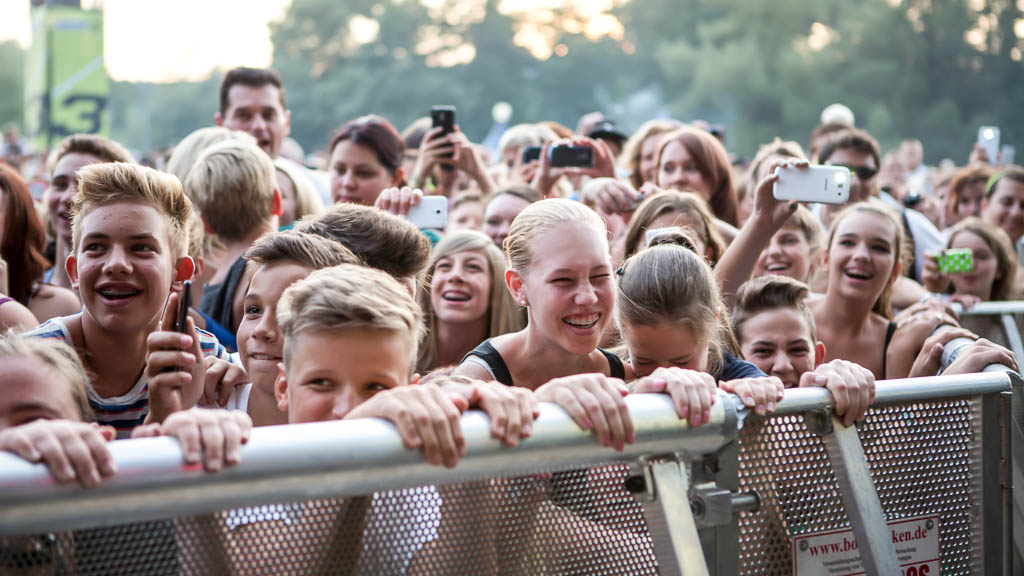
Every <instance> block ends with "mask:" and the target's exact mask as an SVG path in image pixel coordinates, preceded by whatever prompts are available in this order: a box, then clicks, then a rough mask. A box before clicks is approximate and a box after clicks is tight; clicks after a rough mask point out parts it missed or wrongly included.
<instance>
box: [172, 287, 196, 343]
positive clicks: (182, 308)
mask: <svg viewBox="0 0 1024 576" xmlns="http://www.w3.org/2000/svg"><path fill="white" fill-rule="evenodd" d="M191 301H192V281H191V280H185V281H184V282H183V283H182V284H181V295H180V297H179V298H178V317H177V318H176V319H175V320H174V331H175V332H181V333H182V334H184V333H185V326H187V325H188V307H189V302H191Z"/></svg>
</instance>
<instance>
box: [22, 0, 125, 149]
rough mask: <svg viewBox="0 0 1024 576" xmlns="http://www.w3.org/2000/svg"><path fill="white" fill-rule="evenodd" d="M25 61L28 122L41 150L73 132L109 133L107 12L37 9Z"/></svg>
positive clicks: (65, 8)
mask: <svg viewBox="0 0 1024 576" xmlns="http://www.w3.org/2000/svg"><path fill="white" fill-rule="evenodd" d="M32 20H33V22H32V47H31V49H30V50H29V54H28V58H27V60H26V64H27V65H26V66H25V74H26V78H25V97H26V102H25V104H26V106H25V126H26V132H27V135H28V137H29V138H30V139H31V141H32V145H33V146H34V147H36V148H37V149H41V148H45V147H48V146H53V145H55V144H56V143H57V142H59V141H60V140H61V139H62V138H64V137H65V136H67V135H69V134H75V133H78V132H88V133H95V134H102V135H104V136H106V135H107V134H108V131H109V128H110V112H109V110H107V97H108V94H109V84H108V81H107V72H106V68H105V67H104V66H103V13H102V12H101V11H99V10H82V9H78V8H73V7H68V6H42V7H38V8H35V9H33V14H32Z"/></svg>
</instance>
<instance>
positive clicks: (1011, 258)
mask: <svg viewBox="0 0 1024 576" xmlns="http://www.w3.org/2000/svg"><path fill="white" fill-rule="evenodd" d="M953 250H956V251H959V253H951V252H950V251H953ZM964 250H968V251H970V252H969V254H970V257H969V259H966V258H964V252H963V251H964ZM950 258H956V261H954V262H948V263H946V262H945V261H946V260H949V259H950ZM1018 268H1019V265H1018V262H1017V256H1016V254H1014V251H1013V245H1012V244H1011V243H1010V237H1009V236H1007V235H1006V232H1003V230H1002V229H1001V228H997V227H995V226H990V225H988V224H986V223H985V222H984V221H983V220H981V219H980V218H974V217H969V218H966V219H964V220H962V221H960V223H958V224H957V225H955V226H953V228H952V229H951V230H950V232H949V240H948V241H947V242H946V250H944V251H942V252H940V253H938V254H929V255H928V259H927V260H926V261H925V264H924V273H923V276H924V278H923V280H924V285H925V288H927V289H928V291H929V292H932V293H935V294H948V295H950V296H951V298H952V299H953V300H954V301H957V302H960V303H961V304H962V305H963V306H964V307H965V308H970V307H971V306H973V305H974V304H975V303H977V302H991V301H1001V300H1015V299H1016V298H1017V297H1018V296H1017V289H1016V286H1015V280H1016V278H1017V270H1018ZM961 324H962V325H963V327H964V328H967V329H969V330H971V331H973V332H974V333H976V334H978V335H980V336H983V337H985V338H988V339H989V340H991V341H993V342H996V343H999V344H1002V345H1005V344H1006V342H1005V340H1006V339H1005V338H1004V337H1003V335H1002V329H1001V326H1000V324H999V322H998V318H997V317H994V316H993V317H985V316H978V317H964V318H962V319H961Z"/></svg>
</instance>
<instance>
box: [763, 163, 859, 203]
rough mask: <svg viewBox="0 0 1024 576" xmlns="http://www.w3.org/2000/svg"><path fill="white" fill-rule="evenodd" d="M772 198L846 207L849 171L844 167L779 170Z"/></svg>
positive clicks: (781, 168)
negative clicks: (843, 205) (844, 205)
mask: <svg viewBox="0 0 1024 576" xmlns="http://www.w3.org/2000/svg"><path fill="white" fill-rule="evenodd" d="M774 173H775V174H778V175H779V179H778V180H776V181H775V188H774V190H773V191H772V195H773V196H775V199H776V200H782V201H788V200H796V201H798V202H820V203H822V204H846V202H847V201H849V199H850V171H849V170H848V169H847V168H846V167H845V166H821V165H814V166H808V167H806V168H796V167H793V166H789V165H786V166H779V167H777V168H775V172H774Z"/></svg>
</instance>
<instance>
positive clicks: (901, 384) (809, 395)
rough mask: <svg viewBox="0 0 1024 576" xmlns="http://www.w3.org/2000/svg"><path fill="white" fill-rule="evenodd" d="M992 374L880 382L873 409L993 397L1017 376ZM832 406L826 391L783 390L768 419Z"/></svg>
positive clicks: (1001, 369) (1001, 370)
mask: <svg viewBox="0 0 1024 576" xmlns="http://www.w3.org/2000/svg"><path fill="white" fill-rule="evenodd" d="M990 368H993V370H992V371H988V368H986V372H982V373H978V374H962V375H956V376H926V377H923V378H905V379H901V380H880V381H878V382H877V383H876V385H875V402H874V404H872V406H876V407H877V406H888V405H892V404H905V403H908V402H914V401H922V402H923V401H929V400H949V399H953V398H965V397H970V396H981V395H985V394H996V393H999V392H1005V391H1008V390H1010V389H1011V388H1012V385H1011V382H1012V380H1011V378H1018V379H1019V376H1018V375H1016V374H1014V373H1013V372H1011V371H1009V369H1008V368H1006V367H1005V366H1001V365H993V366H992V367H990ZM833 406H834V404H833V402H832V394H831V393H830V392H829V391H828V390H826V389H825V388H792V389H789V390H786V394H785V396H784V397H783V399H782V401H781V402H779V403H778V404H777V405H776V407H775V412H773V413H772V414H770V415H769V416H770V417H778V416H787V415H791V414H803V413H805V412H810V411H814V410H822V409H831V408H832V407H833Z"/></svg>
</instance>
